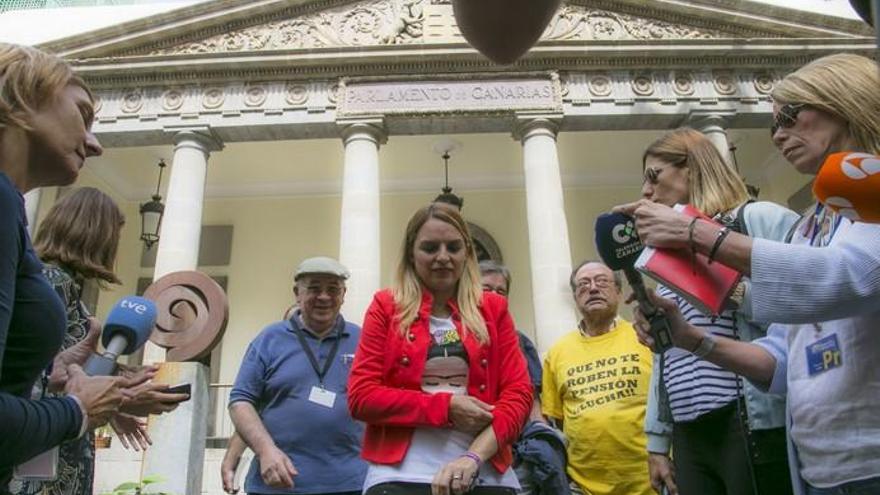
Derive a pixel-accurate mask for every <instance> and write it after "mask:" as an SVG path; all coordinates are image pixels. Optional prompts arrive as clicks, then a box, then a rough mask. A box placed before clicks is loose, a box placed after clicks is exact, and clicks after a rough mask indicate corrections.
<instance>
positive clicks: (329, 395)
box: [309, 386, 336, 409]
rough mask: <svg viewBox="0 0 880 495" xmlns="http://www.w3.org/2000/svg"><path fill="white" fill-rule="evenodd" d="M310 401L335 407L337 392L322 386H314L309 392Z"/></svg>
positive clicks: (331, 407)
mask: <svg viewBox="0 0 880 495" xmlns="http://www.w3.org/2000/svg"><path fill="white" fill-rule="evenodd" d="M309 402H314V403H315V404H318V405H319V406H324V407H327V408H330V409H333V404H335V403H336V393H334V392H331V391H329V390H327V389H324V388H321V387H317V386H313V387H312V391H311V393H310V394H309Z"/></svg>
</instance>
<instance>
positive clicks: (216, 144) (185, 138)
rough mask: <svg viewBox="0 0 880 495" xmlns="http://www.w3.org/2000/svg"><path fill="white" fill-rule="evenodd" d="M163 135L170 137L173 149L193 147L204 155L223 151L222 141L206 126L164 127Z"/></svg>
mask: <svg viewBox="0 0 880 495" xmlns="http://www.w3.org/2000/svg"><path fill="white" fill-rule="evenodd" d="M164 131H165V133H166V134H168V135H170V136H171V139H172V140H173V141H174V147H175V149H176V148H178V147H181V146H193V147H195V148H197V149H199V151H201V152H203V153H205V154H206V155H207V154H209V153H211V152H213V151H220V150H222V149H223V146H224V145H223V141H222V140H221V139H220V138H219V137H218V136H217V134H216V133H215V132H214V131H213V130H212V129H211V128H210V127H207V126H204V127H166V128H165V129H164Z"/></svg>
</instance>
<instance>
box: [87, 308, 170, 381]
mask: <svg viewBox="0 0 880 495" xmlns="http://www.w3.org/2000/svg"><path fill="white" fill-rule="evenodd" d="M155 325H156V305H155V304H154V303H153V301H150V300H149V299H145V298H143V297H138V296H129V297H125V298H122V299H121V300H119V302H117V303H116V305H115V306H113V309H111V310H110V314H109V315H107V321H106V322H104V330H103V332H102V333H101V343H102V344H103V345H104V352H103V353H102V354H100V355H98V354H93V355H92V356H91V357H90V358H89V360H88V361H87V362H86V365H85V366H84V367H83V370H84V371H85V372H86V374H88V375H91V376H109V375H113V374H115V373H116V358H118V357H119V356H120V355H121V354H131V353H132V352H135V351H136V350H138V349H140V348H141V347H142V346H143V345H144V343H146V341H147V339H148V338H150V333H151V332H152V331H153V327H154V326H155Z"/></svg>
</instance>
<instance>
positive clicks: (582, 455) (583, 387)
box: [541, 318, 654, 495]
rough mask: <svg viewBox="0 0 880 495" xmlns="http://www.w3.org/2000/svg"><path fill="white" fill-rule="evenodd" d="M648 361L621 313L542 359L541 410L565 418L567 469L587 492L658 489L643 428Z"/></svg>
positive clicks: (617, 494) (636, 493) (626, 493)
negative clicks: (596, 332) (607, 326)
mask: <svg viewBox="0 0 880 495" xmlns="http://www.w3.org/2000/svg"><path fill="white" fill-rule="evenodd" d="M651 359H652V354H651V351H650V349H648V348H647V347H645V346H643V345H642V344H640V343H639V341H638V339H637V338H636V334H635V330H634V329H633V327H632V324H631V323H629V322H628V321H624V320H622V319H619V318H618V319H617V324H616V325H615V327H614V328H612V329H611V330H610V331H609V332H608V333H606V334H604V335H600V336H598V337H585V336H583V335H582V334H581V333H580V332H579V331H574V332H571V333H569V334H567V335H565V336H564V337H562V338H561V339H559V341H558V342H556V344H555V345H554V346H553V348H551V349H550V351H549V352H548V353H547V356H546V358H545V359H544V381H543V393H542V396H541V404H542V409H543V412H544V414H545V415H547V416H551V417H554V418H561V419H562V420H563V421H564V422H563V430H564V431H565V435H566V436H567V437H568V442H569V444H568V474H569V476H570V477H571V478H572V479H573V480H574V481H575V482H576V483H577V484H578V485H579V486H580V487H581V489H582V490H584V492H585V493H587V494H590V495H642V494H644V495H651V494H653V493H654V492H653V490H652V489H651V481H650V479H649V476H648V454H647V450H646V446H647V445H646V444H647V438H646V437H645V432H644V421H645V404H646V403H647V401H648V388H649V383H650V380H651Z"/></svg>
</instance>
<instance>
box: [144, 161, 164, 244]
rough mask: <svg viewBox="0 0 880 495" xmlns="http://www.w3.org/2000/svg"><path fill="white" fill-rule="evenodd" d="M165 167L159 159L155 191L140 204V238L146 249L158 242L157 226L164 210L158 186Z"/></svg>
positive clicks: (160, 184)
mask: <svg viewBox="0 0 880 495" xmlns="http://www.w3.org/2000/svg"><path fill="white" fill-rule="evenodd" d="M164 169H165V160H163V159H162V158H160V159H159V181H158V182H157V183H156V193H155V194H153V198H152V199H151V200H150V201H147V202H146V203H142V204H141V240H142V241H144V245H146V246H147V250H148V251H149V250H150V248H152V247H153V244H156V243H157V242H159V227H160V226H161V225H162V214H163V213H164V212H165V205H164V204H162V196H160V195H159V188H160V187H161V186H162V171H163V170H164Z"/></svg>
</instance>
